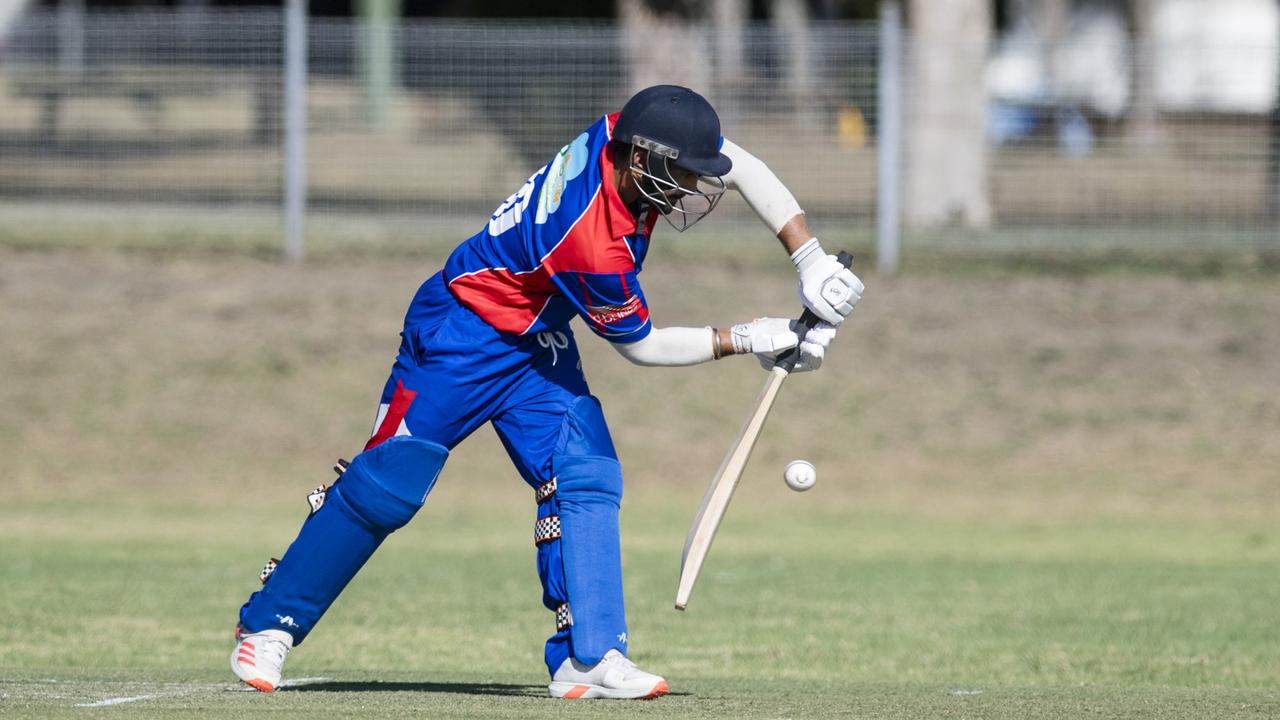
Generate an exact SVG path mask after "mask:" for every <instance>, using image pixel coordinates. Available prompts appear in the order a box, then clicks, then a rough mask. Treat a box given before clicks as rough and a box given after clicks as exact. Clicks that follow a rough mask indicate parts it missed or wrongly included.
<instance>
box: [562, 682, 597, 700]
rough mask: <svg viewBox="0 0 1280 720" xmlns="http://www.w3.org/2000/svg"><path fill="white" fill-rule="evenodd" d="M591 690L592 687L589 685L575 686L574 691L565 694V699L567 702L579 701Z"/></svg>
mask: <svg viewBox="0 0 1280 720" xmlns="http://www.w3.org/2000/svg"><path fill="white" fill-rule="evenodd" d="M590 689H591V687H590V686H589V685H574V686H573V689H571V690H569V692H567V693H565V694H564V696H565V699H567V700H577V699H578V698H580V697H582V694H583V693H585V692H586V691H588V690H590Z"/></svg>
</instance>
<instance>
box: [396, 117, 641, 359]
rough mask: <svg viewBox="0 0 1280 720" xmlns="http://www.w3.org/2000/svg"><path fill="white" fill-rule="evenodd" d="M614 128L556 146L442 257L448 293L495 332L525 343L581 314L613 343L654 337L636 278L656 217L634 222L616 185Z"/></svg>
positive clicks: (599, 126) (608, 121)
mask: <svg viewBox="0 0 1280 720" xmlns="http://www.w3.org/2000/svg"><path fill="white" fill-rule="evenodd" d="M616 120H617V114H616V113H614V114H612V115H606V116H604V117H602V118H600V120H598V121H596V123H595V124H593V125H592V126H591V127H589V128H587V130H586V132H583V133H582V134H581V135H579V136H578V137H577V138H575V139H574V141H573V142H571V143H569V144H568V145H566V146H565V147H564V148H562V149H561V150H560V152H559V153H558V154H557V155H556V156H555V158H553V159H552V161H551V162H550V163H548V164H547V165H546V166H544V167H543V168H542V169H540V170H538V172H536V173H534V174H533V177H531V178H529V180H528V182H526V183H525V184H524V186H523V187H521V188H520V189H519V190H518V191H516V193H515V194H514V195H512V196H511V197H509V198H507V199H506V201H505V202H503V203H502V204H501V205H499V206H498V209H497V210H495V211H494V213H493V216H492V217H491V218H490V219H489V222H488V224H487V225H486V227H485V228H484V229H483V230H481V231H480V232H478V233H476V234H475V235H473V236H472V237H470V238H468V239H467V240H466V241H465V242H463V243H462V244H461V245H459V246H458V247H457V249H455V250H454V251H453V253H452V254H451V255H450V256H449V259H448V261H447V262H446V263H445V266H444V271H443V273H442V274H443V279H444V282H445V283H446V284H447V286H448V288H449V291H450V292H451V293H452V294H453V296H454V297H455V298H457V299H458V301H459V302H460V303H462V304H463V305H465V306H466V307H467V308H469V309H471V310H472V311H473V312H475V313H476V314H477V315H479V316H480V317H481V318H483V319H484V320H485V322H487V323H488V324H490V325H492V326H493V327H494V328H496V329H498V330H500V331H502V332H504V333H509V334H512V335H531V334H535V333H540V332H545V331H548V330H557V329H562V328H564V327H565V326H566V325H567V324H568V323H569V321H570V320H571V319H573V317H574V316H575V315H578V316H580V317H582V319H583V320H584V321H585V322H586V324H587V326H588V327H590V328H591V330H592V331H594V332H595V333H596V334H597V335H600V336H601V337H604V338H606V339H608V340H610V341H613V342H635V341H637V340H640V339H642V338H644V337H645V336H646V335H648V334H649V331H650V330H651V329H652V325H651V324H650V322H649V308H648V305H647V304H646V302H645V298H644V293H643V291H641V289H640V282H639V280H638V279H637V275H638V274H639V272H640V268H641V265H642V264H643V263H644V257H645V254H646V253H647V252H648V249H649V235H650V233H652V231H653V226H654V223H655V222H657V214H656V213H655V212H654V211H653V210H651V209H646V210H644V211H642V212H641V213H640V215H639V216H638V217H637V216H636V215H633V214H632V212H631V211H630V210H628V209H627V207H626V205H625V204H623V202H622V199H621V198H620V197H619V196H618V192H617V189H616V188H614V186H613V169H614V166H613V159H612V157H611V156H610V152H609V148H608V144H609V138H610V133H611V131H612V129H613V125H614V123H615V122H616ZM416 303H417V300H416V299H415V304H416ZM409 314H410V317H412V316H413V308H412V307H410V311H409Z"/></svg>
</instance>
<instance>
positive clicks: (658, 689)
mask: <svg viewBox="0 0 1280 720" xmlns="http://www.w3.org/2000/svg"><path fill="white" fill-rule="evenodd" d="M669 692H671V691H670V690H669V689H667V681H666V680H659V681H658V684H657V685H654V686H653V689H652V690H650V691H649V694H648V695H645V696H644V697H642V698H640V699H641V700H652V699H654V698H657V697H662V696H663V695H666V694H667V693H669Z"/></svg>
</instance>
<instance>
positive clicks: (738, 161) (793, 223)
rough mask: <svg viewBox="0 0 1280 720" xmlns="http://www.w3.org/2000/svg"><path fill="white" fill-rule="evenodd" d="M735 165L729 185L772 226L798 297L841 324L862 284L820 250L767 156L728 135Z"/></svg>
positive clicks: (727, 148)
mask: <svg viewBox="0 0 1280 720" xmlns="http://www.w3.org/2000/svg"><path fill="white" fill-rule="evenodd" d="M720 151H721V152H722V153H724V154H725V155H726V156H727V157H728V158H729V159H730V160H732V161H733V168H732V169H731V170H730V171H729V173H728V174H727V175H725V176H724V182H725V186H726V187H728V188H729V189H731V190H735V191H737V192H738V194H739V195H741V196H742V198H743V199H744V200H746V201H747V204H748V205H750V206H751V209H752V210H754V211H755V213H756V215H758V216H759V217H760V221H761V222H763V223H764V224H765V226H766V227H768V228H769V230H770V232H772V233H773V234H774V235H775V236H776V237H777V238H778V240H779V241H780V242H781V243H782V246H783V248H785V249H786V251H787V252H788V253H790V255H791V262H792V263H793V264H794V265H795V266H796V271H797V272H798V273H800V299H801V300H802V301H803V302H804V305H805V307H806V308H808V309H810V310H812V311H813V313H814V314H815V315H817V316H818V317H819V318H821V319H822V320H823V321H825V322H828V323H831V324H832V325H839V324H840V323H841V322H843V321H844V318H845V316H847V315H848V314H849V313H850V312H852V311H853V306H854V305H856V304H857V302H858V300H859V299H860V298H861V297H862V291H863V289H864V288H863V284H862V281H861V280H859V279H858V276H856V275H854V274H853V272H852V271H850V270H849V269H848V268H846V267H845V266H844V265H842V264H840V261H838V260H837V259H836V256H835V255H831V254H829V253H827V252H826V251H825V250H823V249H822V245H821V244H820V243H819V242H818V238H817V237H815V236H814V235H813V234H812V233H811V232H810V231H809V226H808V223H807V222H806V220H805V215H804V210H802V209H801V208H800V203H798V202H797V201H796V198H795V196H794V195H792V194H791V191H790V190H788V189H787V187H786V185H783V184H782V181H781V180H779V179H778V176H777V175H775V174H774V173H773V171H772V170H770V169H769V166H768V165H765V164H764V161H762V160H760V158H757V157H756V156H754V155H752V154H751V153H749V152H747V151H746V150H744V149H743V148H742V147H741V146H739V145H737V144H736V143H734V142H733V141H732V140H729V139H728V138H725V139H724V143H723V145H722V146H721V148H720Z"/></svg>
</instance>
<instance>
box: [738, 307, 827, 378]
mask: <svg viewBox="0 0 1280 720" xmlns="http://www.w3.org/2000/svg"><path fill="white" fill-rule="evenodd" d="M791 329H792V330H793V331H795V332H796V333H797V334H799V333H804V334H803V335H800V358H799V359H798V360H796V365H795V367H794V368H792V369H791V372H793V373H798V372H809V371H810V370H817V369H818V368H820V367H822V360H823V358H824V357H826V354H827V346H829V345H830V344H831V341H832V340H833V339H834V338H835V336H836V327H835V326H834V325H831V324H830V323H825V322H820V323H818V324H817V325H815V326H813V327H812V328H810V329H809V330H808V331H807V332H806V331H805V329H804V327H803V326H801V325H800V323H799V322H798V321H796V320H792V321H791ZM781 354H782V353H764V354H757V355H756V359H757V360H759V361H760V367H762V368H764V369H765V370H772V369H773V366H774V363H776V362H777V361H778V356H779V355H781Z"/></svg>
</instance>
